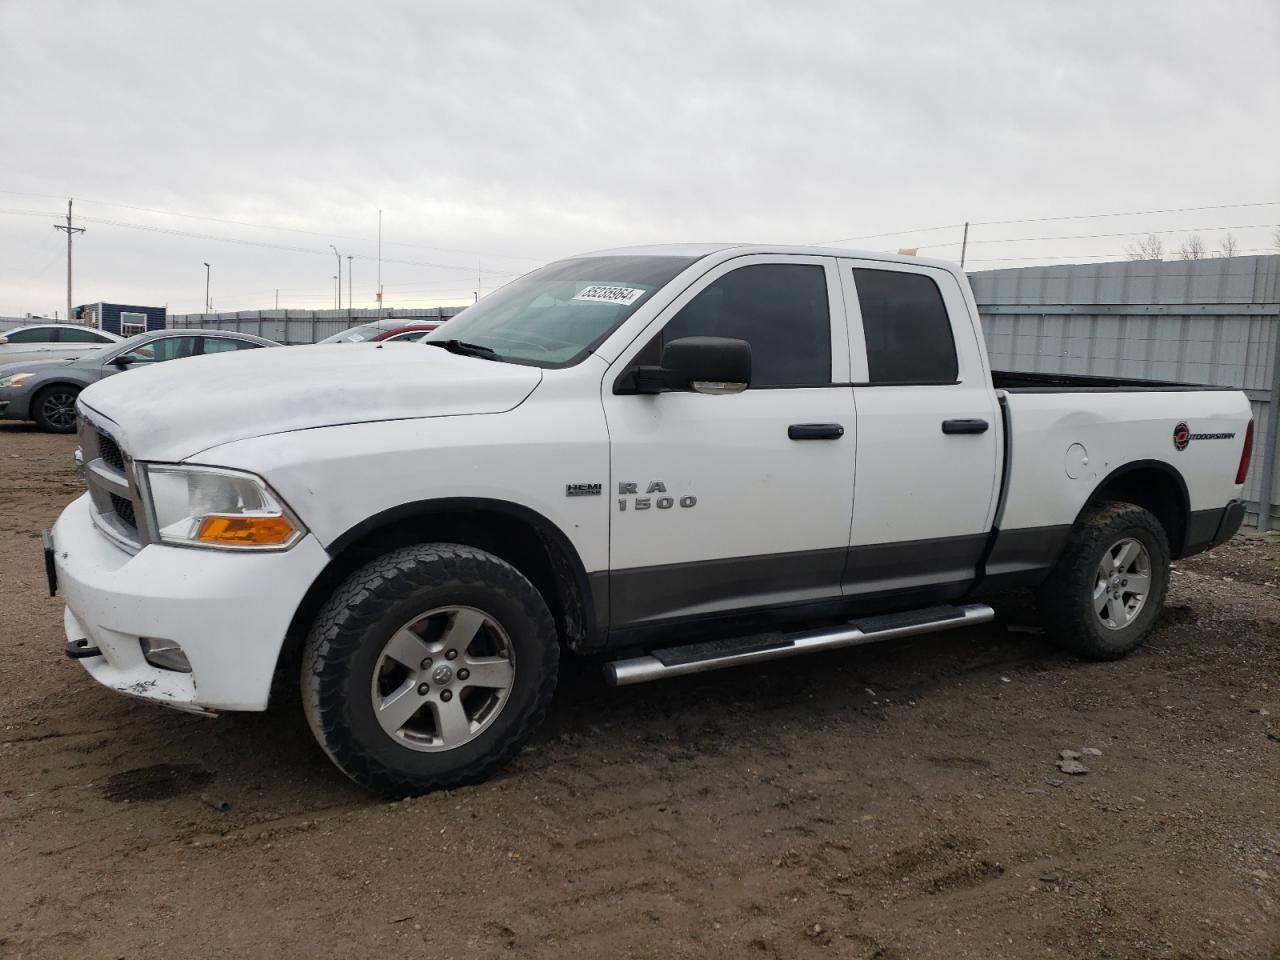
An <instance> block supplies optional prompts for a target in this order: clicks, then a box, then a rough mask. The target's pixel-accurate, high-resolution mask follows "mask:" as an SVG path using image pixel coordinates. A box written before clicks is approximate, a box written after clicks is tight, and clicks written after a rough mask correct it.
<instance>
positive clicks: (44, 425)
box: [29, 383, 80, 433]
mask: <svg viewBox="0 0 1280 960" xmlns="http://www.w3.org/2000/svg"><path fill="white" fill-rule="evenodd" d="M63 394H65V395H67V396H69V397H70V398H71V404H72V406H73V407H74V405H75V398H76V397H78V396H79V395H80V388H79V387H73V386H70V385H69V384H64V383H55V384H54V385H52V386H49V387H45V388H44V389H43V390H41V391H40V392H39V393H37V394H36V395H35V396H34V397H32V398H31V406H30V408H29V411H30V413H31V419H32V420H34V421H35V422H36V426H37V427H39V428H40V429H41V430H43V431H45V432H46V433H73V432H74V431H75V429H76V422H75V418H74V417H72V419H71V422H70V423H55V422H54V421H52V420H50V419H49V413H48V411H46V409H45V407H46V406H47V405H48V403H49V401H50V400H51V399H52V398H54V397H57V396H60V395H63Z"/></svg>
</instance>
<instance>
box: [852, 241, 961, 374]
mask: <svg viewBox="0 0 1280 960" xmlns="http://www.w3.org/2000/svg"><path fill="white" fill-rule="evenodd" d="M841 272H842V274H843V279H844V281H845V284H846V300H847V301H849V302H850V304H851V306H853V305H855V304H856V308H857V309H856V311H855V310H854V309H850V311H849V314H850V325H851V327H852V326H853V325H855V321H856V320H857V317H858V315H860V316H861V334H862V340H863V343H864V344H865V354H864V358H863V359H864V360H865V377H863V378H855V379H860V382H862V383H865V384H868V385H872V386H893V385H946V384H955V383H958V382H959V381H960V379H961V378H960V370H961V364H960V360H959V357H958V351H957V345H956V339H955V332H954V327H953V315H955V314H957V311H958V310H960V309H962V307H961V305H960V304H959V302H958V301H956V302H951V301H952V299H953V298H949V297H948V296H947V295H946V294H945V293H944V290H943V287H942V286H940V285H939V282H938V280H937V279H935V278H934V277H933V276H930V275H929V274H928V273H926V272H923V271H913V270H905V269H881V268H877V267H875V266H870V265H868V266H862V265H860V264H857V265H851V264H850V263H848V262H844V263H842V265H841ZM943 279H944V283H945V280H946V279H947V278H946V277H944V278H943ZM948 286H954V284H950V285H948ZM956 296H957V297H958V296H959V293H958V292H956ZM856 332H857V331H853V330H851V335H852V338H853V340H854V341H855V343H856V341H857V339H858V338H857V336H856ZM855 350H856V346H855ZM858 366H859V364H858V363H857V362H856V358H855V364H854V367H855V369H857V368H858Z"/></svg>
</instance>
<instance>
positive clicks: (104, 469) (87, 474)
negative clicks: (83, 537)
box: [79, 407, 144, 551]
mask: <svg viewBox="0 0 1280 960" xmlns="http://www.w3.org/2000/svg"><path fill="white" fill-rule="evenodd" d="M110 430H111V427H110V426H108V425H106V424H103V423H98V422H95V420H94V416H93V414H91V413H86V411H85V410H84V408H83V407H82V408H81V410H80V418H79V431H80V457H81V462H82V464H83V470H84V478H85V482H86V483H87V484H88V487H89V498H90V500H91V502H92V503H93V519H94V523H95V524H97V526H98V529H99V530H101V531H102V532H103V533H104V534H106V535H107V536H108V537H109V538H110V539H111V540H113V541H115V542H116V543H117V544H119V545H120V546H122V547H124V548H125V549H126V550H130V551H136V550H138V549H139V548H140V547H141V546H142V542H143V540H144V537H142V536H141V535H140V534H139V531H138V518H139V515H140V513H141V511H140V510H139V509H138V493H137V487H136V486H135V485H134V479H133V464H132V462H131V461H130V460H129V457H128V455H127V454H126V453H125V451H124V448H123V447H122V446H121V445H120V443H119V442H118V441H117V440H116V438H115V437H114V436H112V434H111V433H110V432H109V431H110Z"/></svg>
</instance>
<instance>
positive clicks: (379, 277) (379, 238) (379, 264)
mask: <svg viewBox="0 0 1280 960" xmlns="http://www.w3.org/2000/svg"><path fill="white" fill-rule="evenodd" d="M378 316H382V210H381V209H379V210H378Z"/></svg>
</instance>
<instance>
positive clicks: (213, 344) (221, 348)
mask: <svg viewBox="0 0 1280 960" xmlns="http://www.w3.org/2000/svg"><path fill="white" fill-rule="evenodd" d="M256 346H258V344H256V343H250V342H249V341H248V340H228V339H227V338H226V337H205V338H204V351H203V352H204V353H229V352H231V351H232V350H248V349H250V348H252V347H256Z"/></svg>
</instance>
